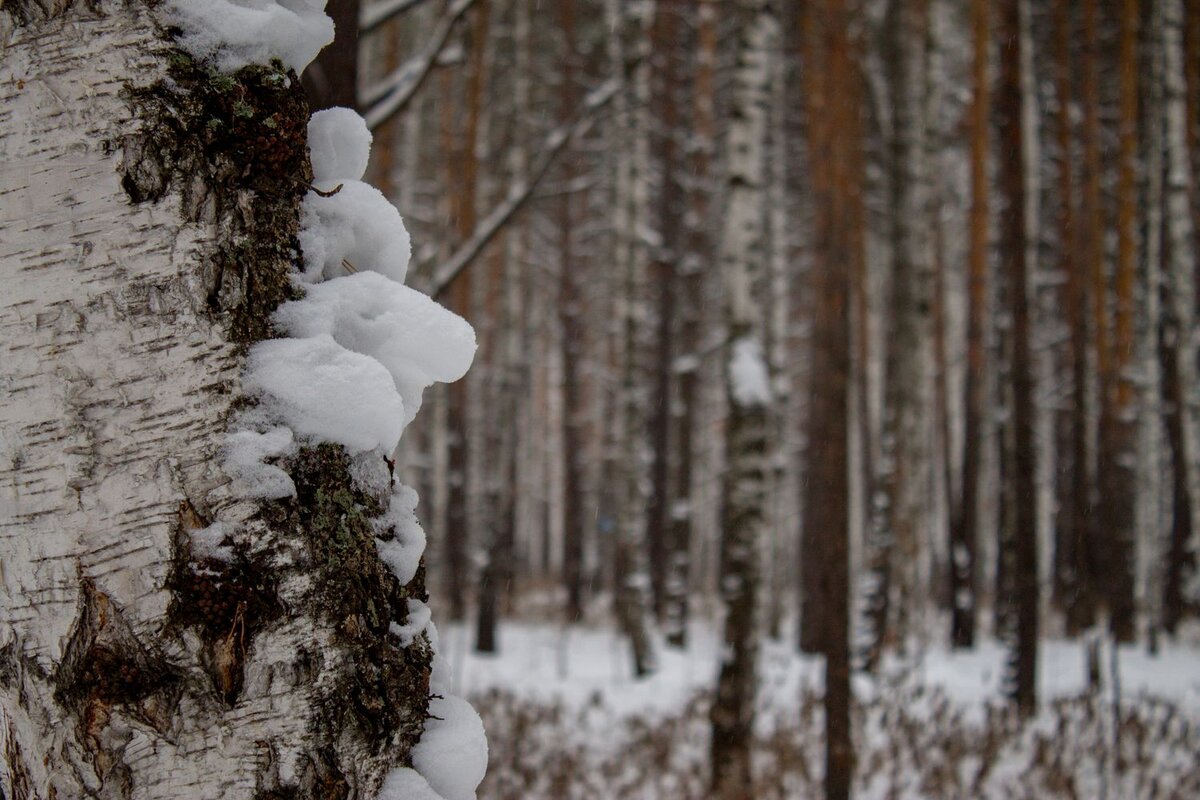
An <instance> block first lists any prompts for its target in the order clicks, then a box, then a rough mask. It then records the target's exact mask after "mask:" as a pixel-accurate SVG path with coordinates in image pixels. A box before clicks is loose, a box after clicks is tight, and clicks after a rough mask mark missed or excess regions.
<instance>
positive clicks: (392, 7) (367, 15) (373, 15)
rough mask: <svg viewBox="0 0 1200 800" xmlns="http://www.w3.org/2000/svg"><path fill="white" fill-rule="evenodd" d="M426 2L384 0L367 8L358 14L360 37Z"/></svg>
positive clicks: (422, 0)
mask: <svg viewBox="0 0 1200 800" xmlns="http://www.w3.org/2000/svg"><path fill="white" fill-rule="evenodd" d="M424 2H425V0H383V2H381V3H372V4H371V5H368V6H365V7H364V8H363V9H362V11H360V12H359V14H358V35H359V36H365V35H366V34H368V33H370V32H371V31H373V30H375V29H376V28H378V27H379V26H380V25H382V24H383V23H385V22H387V21H388V20H389V19H391V18H392V17H396V16H399V15H400V14H403V13H404V12H406V11H411V10H412V9H414V8H416V7H417V6H419V5H421V4H422V3H424Z"/></svg>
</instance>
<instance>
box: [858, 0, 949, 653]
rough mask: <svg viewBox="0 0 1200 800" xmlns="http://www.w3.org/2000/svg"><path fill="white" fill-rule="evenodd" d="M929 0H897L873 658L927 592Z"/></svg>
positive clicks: (905, 625)
mask: <svg viewBox="0 0 1200 800" xmlns="http://www.w3.org/2000/svg"><path fill="white" fill-rule="evenodd" d="M926 5H927V0H893V4H892V6H891V7H890V9H889V12H890V14H893V15H894V19H892V21H891V23H890V37H889V51H888V54H889V58H888V59H887V61H888V62H889V63H888V64H887V67H888V72H889V74H890V80H891V82H892V87H891V95H892V97H891V100H892V137H891V142H890V154H889V161H888V164H889V167H890V173H891V174H890V188H891V198H890V209H889V213H890V224H891V231H890V239H891V248H892V294H891V323H890V325H889V326H888V332H889V335H888V338H887V349H886V360H887V365H886V371H885V375H884V405H883V408H884V414H883V430H882V434H881V445H882V448H881V449H882V457H881V459H880V464H879V468H880V472H881V476H880V482H879V486H880V488H881V489H882V490H884V491H886V492H887V503H886V505H885V506H883V507H878V508H874V509H873V510H874V512H875V513H876V514H882V515H884V519H882V520H880V521H879V522H877V523H876V524H875V525H873V526H872V527H873V537H872V538H873V540H874V541H873V542H872V543H871V545H872V546H871V551H872V552H871V560H872V562H874V563H873V565H872V566H873V570H874V572H875V577H874V582H875V591H874V596H873V597H871V598H869V600H868V616H869V618H870V620H871V624H870V632H871V638H872V642H871V645H870V646H869V647H868V653H867V662H868V665H870V666H872V667H873V666H874V665H875V664H876V662H877V661H878V658H879V655H880V653H881V651H882V649H883V647H884V646H885V645H886V644H889V643H893V642H894V643H897V644H900V645H903V643H904V639H905V637H906V636H907V634H908V633H909V628H910V619H909V617H910V616H911V615H912V614H914V613H915V612H918V606H919V605H921V603H920V602H919V598H921V597H923V596H925V595H926V594H927V592H926V591H924V590H923V589H922V587H920V586H919V585H918V575H919V569H918V568H919V563H920V559H921V556H922V553H923V552H926V551H925V550H924V549H923V548H922V547H921V545H922V544H924V543H927V542H928V541H929V539H930V537H929V536H928V534H927V532H926V531H924V530H923V527H924V526H925V525H927V524H928V521H929V519H930V516H929V515H928V514H926V513H925V511H924V509H925V506H926V505H927V503H928V499H929V488H928V484H929V477H930V474H929V467H930V463H931V459H930V457H929V456H930V454H929V430H928V422H929V420H928V418H927V416H926V409H927V408H928V406H929V391H928V390H929V382H928V374H929V340H930V322H931V321H930V310H931V307H932V294H931V291H930V287H931V285H932V282H933V281H932V277H933V264H932V259H931V258H930V247H929V243H930V242H929V240H930V237H929V231H928V228H927V224H928V220H927V216H926V214H925V213H924V212H925V210H926V209H925V205H924V198H925V196H926V193H927V190H928V186H927V178H926V175H925V167H924V162H925V127H926V125H925V122H926V121H925V119H924V114H923V110H924V108H925V94H926V90H927V86H926V82H927V78H928V71H927V57H926V52H925V39H926V36H925V32H926V26H928V24H929V20H928V8H927V7H926Z"/></svg>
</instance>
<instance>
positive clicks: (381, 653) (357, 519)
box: [273, 444, 432, 753]
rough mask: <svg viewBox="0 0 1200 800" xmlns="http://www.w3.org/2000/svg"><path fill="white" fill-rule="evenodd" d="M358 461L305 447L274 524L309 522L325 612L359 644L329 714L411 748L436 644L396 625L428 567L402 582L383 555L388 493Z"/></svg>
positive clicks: (418, 593)
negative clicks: (380, 522) (402, 636)
mask: <svg viewBox="0 0 1200 800" xmlns="http://www.w3.org/2000/svg"><path fill="white" fill-rule="evenodd" d="M349 468H350V459H349V457H348V456H347V454H346V451H345V449H344V448H342V447H339V446H336V445H331V444H323V445H319V446H317V447H310V448H304V449H302V450H301V451H300V452H299V453H298V454H297V455H296V456H295V458H294V459H293V463H292V464H291V469H290V474H291V476H292V480H293V481H295V484H296V492H297V496H296V498H295V499H294V500H289V501H286V502H284V503H280V504H278V505H277V508H276V513H278V514H279V515H280V516H281V518H280V519H278V520H273V524H278V525H292V526H294V527H296V528H298V529H299V530H301V531H302V532H303V534H304V536H305V538H306V540H307V544H308V551H309V556H310V558H311V559H312V566H313V569H314V570H315V571H316V573H317V575H318V580H317V586H318V588H317V590H316V593H315V596H314V598H313V599H314V602H315V604H316V606H317V613H318V615H319V616H321V617H323V618H325V619H327V620H328V621H329V622H330V623H331V624H332V625H333V626H334V630H335V631H336V632H337V635H338V637H339V639H340V640H341V641H342V643H343V644H344V645H345V646H347V647H348V648H349V649H350V650H351V652H352V653H353V657H352V658H351V659H349V662H348V663H349V665H350V666H349V669H348V670H347V671H346V673H345V674H343V675H342V676H341V678H340V680H339V681H338V682H337V685H336V686H335V687H334V689H333V691H331V692H330V693H329V695H328V696H327V697H326V698H324V699H323V701H322V705H323V709H324V714H323V716H324V717H325V720H326V724H328V725H329V727H330V729H331V730H333V731H336V730H340V729H342V728H343V727H345V726H346V725H347V724H353V725H354V726H355V727H357V728H358V729H359V730H361V732H362V733H363V734H364V735H365V737H366V738H367V741H369V742H370V743H371V744H372V746H373V747H374V748H376V750H377V751H382V750H383V749H384V748H397V747H399V748H400V751H401V752H403V753H407V752H408V749H409V748H411V746H412V745H413V744H415V743H416V741H417V739H419V738H420V735H421V728H422V725H423V723H424V717H425V710H426V704H427V702H428V701H427V698H428V696H429V664H430V661H431V659H432V652H431V650H430V648H429V645H428V642H427V640H426V639H424V638H423V637H422V638H420V639H418V640H417V642H414V643H413V645H412V646H410V647H406V648H402V647H400V646H399V642H398V640H397V639H396V637H394V636H392V635H391V633H390V631H389V628H390V624H391V622H392V621H393V620H396V621H402V620H404V619H405V618H406V617H407V613H408V600H409V599H417V600H422V601H424V600H426V599H427V595H426V593H425V589H424V581H423V579H422V577H423V576H421V575H418V576H417V579H416V580H414V581H412V582H410V583H409V584H408V585H407V586H402V585H401V584H400V582H399V581H398V580H397V579H396V577H395V576H394V575H392V574H391V572H389V571H388V569H387V568H386V567H385V566H384V564H383V563H382V562H381V561H380V560H379V555H378V552H377V550H376V546H375V535H376V530H375V526H374V520H375V519H376V518H377V517H378V516H379V515H380V514H381V513H382V511H383V503H382V502H381V500H380V498H377V497H375V496H373V495H371V494H370V493H368V492H365V491H363V490H362V489H360V488H358V487H356V486H355V485H354V483H353V481H352V480H351V478H350V472H349Z"/></svg>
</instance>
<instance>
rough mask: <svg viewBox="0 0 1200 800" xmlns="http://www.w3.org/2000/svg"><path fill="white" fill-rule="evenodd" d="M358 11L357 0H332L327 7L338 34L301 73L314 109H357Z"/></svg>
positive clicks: (305, 89) (310, 103)
mask: <svg viewBox="0 0 1200 800" xmlns="http://www.w3.org/2000/svg"><path fill="white" fill-rule="evenodd" d="M358 10H359V0H333V1H332V2H331V3H329V5H328V6H327V8H326V13H328V14H329V16H330V17H331V18H332V19H333V26H334V30H335V31H336V32H337V34H336V36H334V39H333V43H332V44H330V45H329V46H328V47H326V48H325V49H324V50H322V51H321V52H320V54H319V55H318V56H317V58H316V60H315V61H313V63H312V64H310V65H309V67H308V69H306V70H304V74H303V75H302V76H301V82H302V83H303V84H304V91H305V93H306V94H307V95H308V102H309V105H310V106H312V109H313V111H318V110H320V109H322V108H332V107H334V106H342V107H343V108H358Z"/></svg>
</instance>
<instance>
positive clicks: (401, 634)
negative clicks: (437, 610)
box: [388, 599, 433, 647]
mask: <svg viewBox="0 0 1200 800" xmlns="http://www.w3.org/2000/svg"><path fill="white" fill-rule="evenodd" d="M432 618H433V614H432V612H430V610H429V606H427V605H425V604H424V603H422V602H421V601H420V600H411V599H410V600H409V601H408V620H407V621H405V623H404V624H403V625H401V624H400V623H398V622H393V623H391V625H389V626H388V631H389V632H390V633H391V634H392V635H393V636H395V637H396V638H397V639H399V640H400V646H401V647H410V646H411V645H412V643H413V642H414V641H416V639H417V637H418V636H420V635H421V634H422V633H424V632H425V628H427V627H428V626H429V620H431V619H432Z"/></svg>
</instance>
